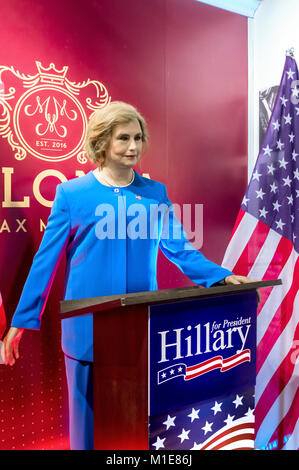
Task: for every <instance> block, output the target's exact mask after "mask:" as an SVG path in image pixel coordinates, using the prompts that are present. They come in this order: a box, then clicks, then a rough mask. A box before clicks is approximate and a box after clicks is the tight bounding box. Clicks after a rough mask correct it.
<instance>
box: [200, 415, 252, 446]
mask: <svg viewBox="0 0 299 470" xmlns="http://www.w3.org/2000/svg"><path fill="white" fill-rule="evenodd" d="M253 448H254V416H244V417H242V418H239V419H236V420H235V421H233V422H232V423H231V424H227V425H226V426H224V427H223V428H221V429H219V430H218V431H217V432H216V433H215V434H213V435H212V436H210V437H209V438H208V439H207V440H206V441H205V442H203V443H202V444H200V445H196V449H198V450H253Z"/></svg>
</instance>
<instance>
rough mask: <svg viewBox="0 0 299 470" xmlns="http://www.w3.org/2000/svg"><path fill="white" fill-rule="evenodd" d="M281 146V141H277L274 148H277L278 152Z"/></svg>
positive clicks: (282, 144)
mask: <svg viewBox="0 0 299 470" xmlns="http://www.w3.org/2000/svg"><path fill="white" fill-rule="evenodd" d="M283 146H284V143H283V142H281V140H280V139H279V140H278V141H277V142H276V148H278V149H279V150H281V149H282V147H283Z"/></svg>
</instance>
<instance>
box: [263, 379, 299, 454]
mask: <svg viewBox="0 0 299 470" xmlns="http://www.w3.org/2000/svg"><path fill="white" fill-rule="evenodd" d="M298 409H299V388H298V387H297V391H296V394H295V397H294V400H293V401H292V403H291V405H290V407H289V409H288V412H287V413H286V415H285V417H284V418H283V420H282V421H281V422H280V423H279V425H278V426H277V428H276V429H275V431H274V433H273V434H272V436H271V438H270V442H273V441H278V446H279V447H283V445H284V439H285V438H286V436H288V435H290V434H292V433H293V432H294V428H295V426H296V423H297V417H296V414H295V413H293V410H298ZM298 446H299V438H298Z"/></svg>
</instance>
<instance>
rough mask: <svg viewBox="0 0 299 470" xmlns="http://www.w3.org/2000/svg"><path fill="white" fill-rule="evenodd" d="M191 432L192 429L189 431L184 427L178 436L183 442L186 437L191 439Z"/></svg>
mask: <svg viewBox="0 0 299 470" xmlns="http://www.w3.org/2000/svg"><path fill="white" fill-rule="evenodd" d="M189 432H190V429H189V431H185V429H184V428H183V429H182V432H181V434H180V435H179V436H178V437H179V438H180V439H181V443H182V442H184V440H185V439H189V436H188V434H189Z"/></svg>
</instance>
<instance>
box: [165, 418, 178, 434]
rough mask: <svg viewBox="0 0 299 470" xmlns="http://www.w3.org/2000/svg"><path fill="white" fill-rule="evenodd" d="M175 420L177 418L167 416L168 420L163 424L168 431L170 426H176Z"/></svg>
mask: <svg viewBox="0 0 299 470" xmlns="http://www.w3.org/2000/svg"><path fill="white" fill-rule="evenodd" d="M175 418H176V416H173V417H172V418H171V417H170V416H169V415H168V416H167V420H166V421H164V423H163V424H165V426H166V431H167V430H168V429H169V428H170V426H175V424H174V420H175Z"/></svg>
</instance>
